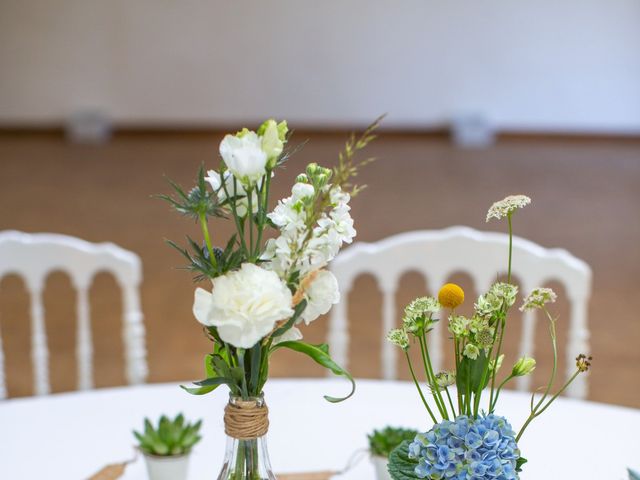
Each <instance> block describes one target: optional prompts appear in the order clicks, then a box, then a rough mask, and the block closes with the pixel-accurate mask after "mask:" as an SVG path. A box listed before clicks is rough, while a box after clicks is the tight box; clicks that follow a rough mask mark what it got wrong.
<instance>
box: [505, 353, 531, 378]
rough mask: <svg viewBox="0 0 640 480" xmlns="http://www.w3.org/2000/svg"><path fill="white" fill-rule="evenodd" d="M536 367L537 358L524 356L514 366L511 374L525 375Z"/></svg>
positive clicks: (515, 375)
mask: <svg viewBox="0 0 640 480" xmlns="http://www.w3.org/2000/svg"><path fill="white" fill-rule="evenodd" d="M535 368H536V360H535V359H534V358H531V357H522V358H520V359H519V360H518V361H517V362H516V364H515V365H514V366H513V370H512V371H511V375H512V376H514V377H524V376H525V375H529V374H530V373H531V372H533V371H534V370H535Z"/></svg>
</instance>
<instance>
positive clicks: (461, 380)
mask: <svg viewBox="0 0 640 480" xmlns="http://www.w3.org/2000/svg"><path fill="white" fill-rule="evenodd" d="M488 362H489V359H488V358H487V356H486V355H485V353H484V350H480V355H478V358H476V359H475V360H472V359H471V358H468V357H464V358H463V359H462V361H461V362H460V366H459V368H458V370H457V374H458V376H457V377H456V385H457V387H458V390H460V391H461V392H466V391H467V390H466V389H467V382H470V385H471V391H472V392H477V391H478V388H479V387H480V383H482V388H483V389H484V388H485V387H486V386H487V383H488V382H489V378H490V377H491V375H487V378H485V379H484V382H482V376H483V374H484V371H485V368H486V366H487V363H488Z"/></svg>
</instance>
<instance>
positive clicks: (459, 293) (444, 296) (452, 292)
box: [438, 283, 464, 309]
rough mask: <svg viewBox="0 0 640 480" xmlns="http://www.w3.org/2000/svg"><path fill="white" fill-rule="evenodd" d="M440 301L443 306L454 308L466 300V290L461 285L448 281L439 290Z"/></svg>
mask: <svg viewBox="0 0 640 480" xmlns="http://www.w3.org/2000/svg"><path fill="white" fill-rule="evenodd" d="M438 301H439V302H440V305H442V306H443V307H445V308H451V309H454V308H456V307H457V306H458V305H461V304H462V302H464V290H462V288H461V287H460V285H456V284H455V283H447V284H446V285H444V286H443V287H442V288H441V289H440V292H438Z"/></svg>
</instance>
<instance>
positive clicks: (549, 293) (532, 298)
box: [520, 288, 558, 312]
mask: <svg viewBox="0 0 640 480" xmlns="http://www.w3.org/2000/svg"><path fill="white" fill-rule="evenodd" d="M557 298H558V296H557V295H556V293H555V292H554V291H553V290H551V289H550V288H534V289H533V290H532V291H531V293H530V294H529V295H527V297H526V298H525V299H524V300H523V301H522V306H521V307H520V311H521V312H526V311H527V310H534V309H536V308H542V307H543V306H544V305H545V304H547V303H553V302H555V301H556V299H557Z"/></svg>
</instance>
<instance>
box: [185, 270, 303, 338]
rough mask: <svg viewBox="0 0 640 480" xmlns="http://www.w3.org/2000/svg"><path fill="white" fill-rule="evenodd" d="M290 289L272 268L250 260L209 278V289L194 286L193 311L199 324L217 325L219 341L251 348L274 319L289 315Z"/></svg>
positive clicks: (268, 328) (265, 332) (290, 310)
mask: <svg viewBox="0 0 640 480" xmlns="http://www.w3.org/2000/svg"><path fill="white" fill-rule="evenodd" d="M291 300H292V296H291V292H290V291H289V289H288V288H287V286H286V285H285V284H284V282H282V280H280V278H279V277H278V275H277V274H276V273H275V272H272V271H269V270H265V269H263V268H260V267H258V266H257V265H254V264H252V263H243V264H242V266H241V267H240V270H237V271H234V272H230V273H227V274H226V275H223V276H220V277H216V278H214V279H213V291H212V292H211V293H209V292H207V291H206V290H204V289H202V288H198V289H196V292H195V301H194V303H193V314H194V316H195V317H196V319H197V320H198V321H199V322H200V323H202V324H203V325H206V326H210V327H217V329H218V334H219V335H220V338H222V340H223V341H225V342H227V343H230V344H231V345H233V346H234V347H237V348H251V347H253V346H254V345H255V344H256V343H257V342H259V341H260V340H261V339H262V338H263V337H265V336H266V335H267V334H269V333H270V332H271V331H272V330H273V328H274V327H275V325H276V322H278V321H279V320H283V319H286V318H289V317H291V315H293V309H292V308H291Z"/></svg>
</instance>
